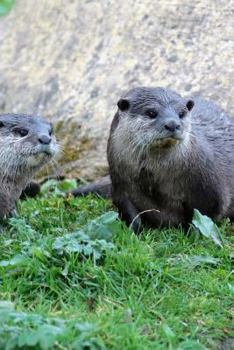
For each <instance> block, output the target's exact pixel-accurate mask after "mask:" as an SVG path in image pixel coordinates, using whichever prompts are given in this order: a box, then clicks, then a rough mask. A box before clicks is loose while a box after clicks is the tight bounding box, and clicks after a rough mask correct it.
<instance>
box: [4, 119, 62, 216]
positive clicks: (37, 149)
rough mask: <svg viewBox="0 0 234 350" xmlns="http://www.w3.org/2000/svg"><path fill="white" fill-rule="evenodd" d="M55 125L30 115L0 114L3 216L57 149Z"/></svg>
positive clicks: (13, 206)
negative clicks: (53, 126)
mask: <svg viewBox="0 0 234 350" xmlns="http://www.w3.org/2000/svg"><path fill="white" fill-rule="evenodd" d="M57 150H58V148H57V143H56V140H55V137H54V136H53V133H52V126H51V124H50V123H48V122H47V121H46V120H44V119H42V118H40V117H35V116H30V115H16V114H3V115H0V219H2V218H5V217H8V216H10V215H11V214H12V213H13V212H14V210H15V203H16V200H18V199H19V197H20V195H21V193H22V191H23V190H24V189H25V187H26V186H27V184H28V183H29V181H30V180H31V178H32V177H33V176H34V175H35V173H36V172H37V171H38V170H40V169H41V168H42V166H43V165H45V164H46V163H48V162H49V161H50V160H51V159H52V157H53V156H54V155H55V153H57Z"/></svg>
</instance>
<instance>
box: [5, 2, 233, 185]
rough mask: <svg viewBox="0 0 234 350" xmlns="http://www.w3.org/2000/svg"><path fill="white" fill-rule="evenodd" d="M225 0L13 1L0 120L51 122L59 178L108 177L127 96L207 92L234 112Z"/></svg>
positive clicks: (230, 17)
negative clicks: (59, 148)
mask: <svg viewBox="0 0 234 350" xmlns="http://www.w3.org/2000/svg"><path fill="white" fill-rule="evenodd" d="M231 4H232V1H228V0H214V1H210V0H195V1H194V0H188V1H186V2H184V1H183V2H182V1H180V0H172V1H165V0H154V1H152V0H145V1H136V0H129V1H121V0H120V1H114V0H113V1H112V0H99V1H91V0H83V1H72V0H70V1H67V0H50V1H32V0H20V1H16V5H15V7H14V8H13V10H12V11H11V13H10V14H9V15H8V16H6V17H4V18H1V19H0V53H1V56H0V57H1V64H0V112H9V111H13V112H26V113H32V112H33V113H38V114H41V115H44V116H47V117H48V118H50V119H51V120H52V121H53V122H55V124H56V130H57V133H58V136H59V138H60V141H61V143H62V144H63V147H64V154H63V155H62V157H61V159H60V164H61V165H62V166H61V168H60V170H59V171H61V172H66V173H69V174H70V176H83V177H87V178H93V177H95V176H97V175H100V174H101V173H105V172H106V169H107V168H106V155H105V149H106V140H107V135H108V130H109V125H110V121H111V119H112V116H113V114H114V112H115V110H116V102H117V100H118V98H119V96H120V94H121V92H122V91H124V90H126V89H129V88H130V87H133V86H136V85H161V86H170V87H171V88H173V89H176V90H177V91H178V92H180V93H182V94H190V93H198V92H199V93H201V94H203V95H204V96H205V97H209V98H212V99H213V100H215V101H216V102H217V103H218V104H220V105H221V106H223V107H224V108H225V109H226V110H227V109H229V110H230V112H233V108H234V102H233V92H234V88H233V85H234V84H233V80H234V78H233V68H234V67H233V49H234V47H233V42H234V41H233V24H234V23H233V14H232V12H231V10H232V5H231Z"/></svg>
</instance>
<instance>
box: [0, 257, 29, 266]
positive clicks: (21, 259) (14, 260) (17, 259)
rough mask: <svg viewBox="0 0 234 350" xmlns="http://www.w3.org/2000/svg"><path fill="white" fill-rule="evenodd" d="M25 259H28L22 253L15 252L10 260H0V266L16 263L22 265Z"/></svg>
mask: <svg viewBox="0 0 234 350" xmlns="http://www.w3.org/2000/svg"><path fill="white" fill-rule="evenodd" d="M27 261H28V259H27V258H26V257H25V256H24V255H21V254H17V255H15V256H14V257H13V258H12V259H10V260H2V261H0V266H2V267H6V266H17V265H22V264H24V263H26V262H27Z"/></svg>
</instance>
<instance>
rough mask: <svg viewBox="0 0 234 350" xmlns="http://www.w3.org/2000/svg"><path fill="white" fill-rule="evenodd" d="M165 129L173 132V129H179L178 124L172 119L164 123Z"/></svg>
mask: <svg viewBox="0 0 234 350" xmlns="http://www.w3.org/2000/svg"><path fill="white" fill-rule="evenodd" d="M164 127H165V129H166V130H168V131H171V132H174V131H175V130H179V129H180V125H179V124H178V123H177V122H175V121H174V120H171V121H168V122H167V123H166V124H165V125H164Z"/></svg>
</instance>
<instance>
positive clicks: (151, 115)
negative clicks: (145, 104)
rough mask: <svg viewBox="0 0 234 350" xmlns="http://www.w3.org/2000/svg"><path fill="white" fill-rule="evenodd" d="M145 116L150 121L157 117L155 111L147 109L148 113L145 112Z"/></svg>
mask: <svg viewBox="0 0 234 350" xmlns="http://www.w3.org/2000/svg"><path fill="white" fill-rule="evenodd" d="M146 115H147V116H148V117H150V118H151V119H154V118H156V117H157V116H158V112H157V111H156V110H155V109H148V111H146Z"/></svg>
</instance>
